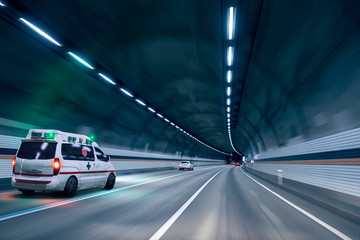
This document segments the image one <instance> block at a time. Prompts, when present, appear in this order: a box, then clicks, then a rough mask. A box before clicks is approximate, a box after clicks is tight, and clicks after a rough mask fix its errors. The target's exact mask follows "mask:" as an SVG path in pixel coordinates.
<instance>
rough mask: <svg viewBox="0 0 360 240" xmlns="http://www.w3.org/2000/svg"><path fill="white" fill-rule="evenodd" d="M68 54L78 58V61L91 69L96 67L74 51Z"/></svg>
mask: <svg viewBox="0 0 360 240" xmlns="http://www.w3.org/2000/svg"><path fill="white" fill-rule="evenodd" d="M68 54H69V55H70V56H72V57H73V58H74V59H76V60H77V61H78V62H80V63H81V64H83V65H85V66H86V67H88V68H90V69H95V68H94V67H93V66H91V65H90V64H88V63H87V62H86V61H85V60H83V59H82V58H80V57H79V56H77V55H76V54H74V53H72V52H68Z"/></svg>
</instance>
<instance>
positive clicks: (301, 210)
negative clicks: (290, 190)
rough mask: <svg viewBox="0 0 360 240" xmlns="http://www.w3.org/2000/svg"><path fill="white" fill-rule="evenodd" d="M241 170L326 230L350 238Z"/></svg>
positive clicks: (345, 238)
mask: <svg viewBox="0 0 360 240" xmlns="http://www.w3.org/2000/svg"><path fill="white" fill-rule="evenodd" d="M240 170H241V172H242V173H243V174H245V175H246V176H247V177H248V178H250V179H251V180H253V181H254V182H255V183H257V184H259V185H260V186H261V187H263V188H265V189H266V190H267V191H269V192H270V193H272V194H274V195H275V196H276V197H278V198H280V199H281V200H283V201H284V202H285V203H287V204H289V205H290V206H292V207H293V208H295V209H296V210H298V211H299V212H301V213H302V214H304V215H305V216H307V217H309V218H310V219H312V220H313V221H315V222H317V223H318V224H320V225H321V226H323V227H324V228H326V229H327V230H329V231H330V232H332V233H334V234H335V235H336V236H338V237H340V238H341V239H344V240H351V238H350V237H349V236H347V235H345V234H344V233H342V232H340V231H339V230H337V229H336V228H334V227H332V226H330V225H329V224H327V223H326V222H324V221H322V220H320V219H319V218H317V217H315V216H314V215H312V214H311V213H309V212H307V211H305V210H304V209H302V208H301V207H299V206H297V205H295V204H294V203H292V202H290V201H289V200H287V199H286V198H284V197H283V196H281V195H279V194H277V193H276V192H274V191H272V190H270V189H269V188H268V187H266V186H264V185H263V184H261V183H259V182H258V181H256V180H255V179H254V178H252V177H250V176H249V175H248V174H246V173H245V172H244V171H243V170H242V169H240Z"/></svg>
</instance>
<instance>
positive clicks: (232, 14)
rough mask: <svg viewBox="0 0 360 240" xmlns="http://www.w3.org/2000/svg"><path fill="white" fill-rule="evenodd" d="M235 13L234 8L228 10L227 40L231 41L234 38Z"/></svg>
mask: <svg viewBox="0 0 360 240" xmlns="http://www.w3.org/2000/svg"><path fill="white" fill-rule="evenodd" d="M234 19H235V11H234V8H233V7H231V8H229V20H228V34H229V35H228V39H229V40H232V39H233V37H234V26H235V21H234Z"/></svg>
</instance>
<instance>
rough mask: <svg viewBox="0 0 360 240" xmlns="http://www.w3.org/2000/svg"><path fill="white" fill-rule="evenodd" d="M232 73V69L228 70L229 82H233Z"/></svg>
mask: <svg viewBox="0 0 360 240" xmlns="http://www.w3.org/2000/svg"><path fill="white" fill-rule="evenodd" d="M231 78H232V73H231V71H230V70H228V71H227V82H228V83H231Z"/></svg>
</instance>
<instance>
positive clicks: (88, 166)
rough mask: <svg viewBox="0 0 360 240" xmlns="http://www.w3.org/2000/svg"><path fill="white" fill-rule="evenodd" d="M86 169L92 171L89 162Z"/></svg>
mask: <svg viewBox="0 0 360 240" xmlns="http://www.w3.org/2000/svg"><path fill="white" fill-rule="evenodd" d="M86 167H87V168H88V170H90V167H91V165H90V163H89V162H88V164H87V165H86Z"/></svg>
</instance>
